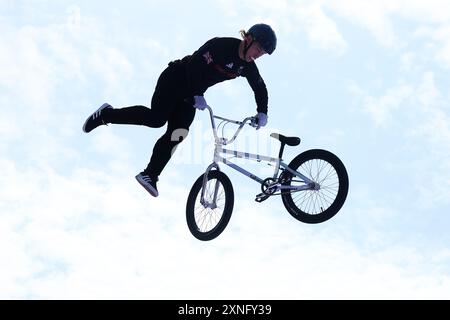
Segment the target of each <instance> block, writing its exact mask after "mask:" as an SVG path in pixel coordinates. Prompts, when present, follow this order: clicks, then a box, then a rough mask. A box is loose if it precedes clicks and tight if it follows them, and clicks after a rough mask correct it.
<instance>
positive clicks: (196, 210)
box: [186, 170, 234, 241]
mask: <svg viewBox="0 0 450 320" xmlns="http://www.w3.org/2000/svg"><path fill="white" fill-rule="evenodd" d="M203 176H204V174H203V175H201V176H200V177H199V178H198V179H197V181H195V183H194V185H193V186H192V188H191V191H190V193H189V196H188V200H187V204H186V221H187V225H188V227H189V230H190V232H191V233H192V235H193V236H194V237H196V238H197V239H199V240H202V241H208V240H212V239H214V238H217V237H218V236H219V235H220V234H221V233H222V232H223V231H224V230H225V228H226V226H227V225H228V222H229V221H230V218H231V213H232V212H233V205H234V191H233V186H232V184H231V181H230V179H229V178H228V177H227V176H226V175H225V174H224V173H223V172H221V171H218V170H212V171H210V172H209V174H208V180H207V183H206V186H205V192H204V200H205V203H204V204H202V203H200V198H201V192H202V185H203ZM216 190H217V191H216ZM215 193H216V201H215V204H214V203H213V202H214V201H213V198H214V194H215Z"/></svg>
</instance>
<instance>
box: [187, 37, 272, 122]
mask: <svg viewBox="0 0 450 320" xmlns="http://www.w3.org/2000/svg"><path fill="white" fill-rule="evenodd" d="M240 42H241V40H239V39H236V38H213V39H211V40H209V41H208V42H206V43H205V44H204V45H203V46H201V47H200V48H199V49H198V50H197V51H195V52H194V53H193V54H192V55H191V56H186V57H184V58H183V59H182V60H181V62H182V63H183V64H184V65H185V67H186V76H187V85H188V91H189V93H190V94H191V95H192V96H195V95H203V94H204V93H205V91H206V90H207V89H208V88H209V87H211V86H213V85H215V84H216V83H219V82H222V81H225V80H231V79H234V78H236V77H239V76H242V77H245V78H247V81H248V83H249V84H250V87H251V88H252V90H253V92H254V93H255V100H256V104H257V111H258V112H263V113H266V114H267V102H268V95H267V88H266V84H265V83H264V80H263V79H262V77H261V76H260V74H259V71H258V68H257V66H256V64H255V62H246V61H244V60H241V58H239V44H240Z"/></svg>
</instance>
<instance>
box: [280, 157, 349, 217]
mask: <svg viewBox="0 0 450 320" xmlns="http://www.w3.org/2000/svg"><path fill="white" fill-rule="evenodd" d="M289 167H290V168H291V169H292V170H295V171H297V172H299V173H301V174H303V175H304V176H306V177H307V178H309V179H311V180H312V181H314V182H315V183H317V184H318V185H319V186H320V187H319V188H318V189H317V190H316V189H314V190H303V191H287V192H284V193H282V195H281V198H282V200H283V204H284V206H285V208H286V210H287V211H288V212H289V213H290V214H291V215H292V216H293V217H294V218H295V219H297V220H299V221H302V222H305V223H321V222H324V221H327V220H328V219H330V218H332V217H333V216H334V215H335V214H336V213H338V211H339V210H340V209H341V208H342V206H343V205H344V202H345V199H346V198H347V193H348V175H347V170H346V169H345V166H344V164H343V163H342V162H341V160H339V158H338V157H337V156H335V155H334V154H332V153H331V152H329V151H326V150H320V149H314V150H308V151H305V152H303V153H301V154H299V155H298V156H296V157H295V158H294V159H293V160H292V161H291V162H290V163H289ZM280 178H281V181H282V185H284V186H300V185H304V182H302V181H300V178H298V177H296V176H293V175H292V174H291V173H289V172H287V171H284V172H283V173H282V175H281V177H280Z"/></svg>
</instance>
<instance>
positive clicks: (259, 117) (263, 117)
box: [255, 112, 267, 130]
mask: <svg viewBox="0 0 450 320" xmlns="http://www.w3.org/2000/svg"><path fill="white" fill-rule="evenodd" d="M255 118H256V124H257V127H256V130H258V129H259V128H261V127H264V126H265V125H266V124H267V114H265V113H263V112H258V113H257V114H256V116H255Z"/></svg>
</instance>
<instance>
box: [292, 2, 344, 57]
mask: <svg viewBox="0 0 450 320" xmlns="http://www.w3.org/2000/svg"><path fill="white" fill-rule="evenodd" d="M298 13H299V16H298V18H299V20H300V21H301V24H302V25H304V27H305V31H306V33H307V35H308V38H309V39H310V40H311V43H312V45H313V46H317V47H319V48H321V49H328V50H331V51H333V52H336V54H337V55H342V54H343V53H345V51H346V49H347V43H346V42H345V40H344V38H343V37H342V35H341V34H340V33H339V30H338V27H337V25H336V24H335V23H334V21H333V20H332V19H331V18H329V17H328V16H327V15H326V14H325V13H324V12H323V10H322V8H321V7H320V6H318V5H311V6H308V7H299V8H298Z"/></svg>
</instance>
